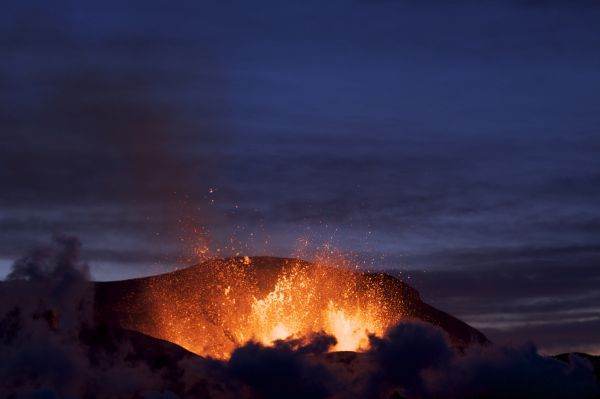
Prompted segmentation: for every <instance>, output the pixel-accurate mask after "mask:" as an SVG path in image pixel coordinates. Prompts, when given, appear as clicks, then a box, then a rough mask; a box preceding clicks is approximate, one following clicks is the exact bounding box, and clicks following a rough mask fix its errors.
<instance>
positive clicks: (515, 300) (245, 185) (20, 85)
mask: <svg viewBox="0 0 600 399" xmlns="http://www.w3.org/2000/svg"><path fill="white" fill-rule="evenodd" d="M174 3H175V2H169V1H157V0H144V1H131V2H127V4H124V2H121V1H114V0H111V1H98V2H89V1H88V2H80V1H72V2H68V1H64V0H57V1H52V2H45V1H37V2H36V1H10V2H9V4H7V5H3V11H2V13H0V54H1V55H2V56H1V61H0V131H1V136H0V276H4V275H5V274H6V273H7V272H8V270H9V269H10V266H11V264H12V262H13V261H14V259H15V258H17V257H19V256H20V255H22V254H23V253H24V252H26V251H27V250H28V249H29V248H31V247H32V246H35V245H38V244H40V243H44V242H48V241H49V240H50V239H51V237H52V235H53V234H57V233H66V234H71V235H76V236H77V237H79V238H80V239H81V241H82V243H83V247H84V252H83V253H84V257H85V259H86V260H87V262H89V264H90V267H91V270H92V274H93V277H94V278H95V279H98V280H113V279H122V278H129V277H135V276H142V275H148V274H155V273H158V272H162V271H166V270H171V269H172V268H174V267H181V266H184V265H186V264H190V262H193V261H195V260H197V258H194V255H193V254H194V248H198V247H199V246H202V245H205V244H206V245H208V246H209V247H210V248H211V251H212V252H211V253H212V254H215V253H216V252H215V251H216V248H222V249H223V252H224V254H225V255H230V254H232V253H235V252H237V251H240V253H243V254H249V255H260V254H270V255H279V256H294V255H297V254H298V253H299V252H302V251H303V249H300V250H299V248H303V246H302V245H303V244H301V241H302V240H304V239H308V240H309V241H310V243H311V244H310V245H309V246H315V247H318V246H319V245H320V244H322V243H323V242H329V243H331V244H332V246H333V247H335V248H339V249H340V250H342V251H345V252H347V253H349V254H351V255H349V256H353V257H355V258H356V259H359V260H361V262H363V261H364V266H363V267H369V268H377V269H381V270H391V271H393V272H394V273H398V274H399V275H400V276H402V277H403V278H405V279H407V281H408V282H409V283H411V284H413V285H414V286H415V287H416V288H417V289H419V290H420V292H421V295H422V296H423V298H424V299H425V300H426V301H428V302H429V303H431V304H433V305H435V306H436V307H438V308H440V309H442V310H445V311H448V312H450V313H452V314H454V315H456V316H458V317H460V318H462V319H463V320H465V321H467V322H469V323H470V324H471V325H473V326H474V327H476V328H479V329H481V330H482V331H483V332H484V333H486V334H487V335H488V336H489V337H490V338H491V339H492V340H493V341H496V342H507V341H510V342H515V343H518V342H522V341H525V340H529V339H532V340H534V341H535V342H536V343H537V344H538V345H539V346H540V348H541V349H542V351H544V352H550V353H556V352H560V351H567V350H568V351H573V350H581V351H587V352H589V353H600V335H599V334H598V331H600V156H599V154H600V131H599V129H600V94H599V93H600V23H599V21H600V3H598V2H594V1H589V2H588V1H567V0H565V1H541V0H540V1H534V0H530V1H525V0H523V1H516V0H515V1H508V0H507V1H502V2H501V1H498V2H492V1H473V2H469V1H452V2H450V1H392V0H389V1H386V0H379V1H375V0H372V1H366V0H363V1H360V0H355V1H351V0H347V1H341V0H331V1H326V2H325V1H306V0H304V1H275V0H269V1H263V2H251V1H214V2H209V1H197V0H195V1H181V2H177V4H174ZM232 246H233V247H235V248H234V250H231V247H232ZM302 253H304V254H305V252H302ZM307 257H310V256H309V255H307ZM361 264H363V263H361Z"/></svg>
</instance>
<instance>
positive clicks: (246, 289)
mask: <svg viewBox="0 0 600 399" xmlns="http://www.w3.org/2000/svg"><path fill="white" fill-rule="evenodd" d="M269 259H274V258H252V259H251V258H248V257H238V258H231V259H225V260H213V261H208V262H204V263H203V264H201V265H199V266H196V267H193V268H189V269H184V270H180V271H177V272H174V273H169V274H166V275H163V276H157V277H160V278H158V279H157V278H148V279H146V280H143V281H142V282H141V283H140V284H141V286H139V287H137V289H136V291H137V292H138V294H136V295H137V296H136V297H135V298H134V297H131V298H130V300H128V301H126V303H127V304H128V309H126V313H127V314H128V315H129V317H128V319H127V320H126V321H125V323H124V324H125V326H126V327H128V328H131V329H135V330H138V331H141V332H144V333H146V334H149V335H152V336H154V337H157V338H161V339H165V340H168V341H171V342H174V343H176V344H178V345H180V346H182V347H184V348H186V349H188V350H190V351H192V352H195V353H197V354H199V355H202V356H211V357H215V358H228V357H229V356H230V354H231V352H232V351H233V350H234V349H235V348H236V347H238V346H240V345H243V344H244V343H246V342H249V341H258V342H261V343H262V344H264V345H270V344H272V343H273V342H274V341H276V340H280V339H286V338H302V337H306V336H308V335H310V334H313V333H321V332H325V333H327V334H329V335H332V336H334V337H335V338H336V340H337V344H336V345H335V346H334V347H333V348H332V350H335V351H345V350H350V351H360V350H364V349H367V348H368V345H369V339H368V337H369V335H370V334H374V335H379V336H380V335H382V334H383V333H384V332H385V330H386V329H387V328H388V327H389V326H390V325H392V324H394V323H396V322H397V321H398V320H399V318H401V317H402V310H401V299H400V298H390V292H385V293H384V291H387V290H384V284H383V282H384V281H383V280H382V279H380V278H377V275H372V276H371V277H366V276H367V275H365V274H362V273H357V272H355V271H353V270H351V269H349V268H347V267H335V266H333V265H332V264H331V262H329V263H328V262H317V263H308V262H304V261H301V260H297V259H287V260H286V261H285V262H284V263H277V264H276V266H273V264H274V263H273V262H269ZM139 293H141V294H139ZM384 294H385V295H384ZM392 304H393V305H392ZM399 304H400V305H399ZM399 306H400V308H399Z"/></svg>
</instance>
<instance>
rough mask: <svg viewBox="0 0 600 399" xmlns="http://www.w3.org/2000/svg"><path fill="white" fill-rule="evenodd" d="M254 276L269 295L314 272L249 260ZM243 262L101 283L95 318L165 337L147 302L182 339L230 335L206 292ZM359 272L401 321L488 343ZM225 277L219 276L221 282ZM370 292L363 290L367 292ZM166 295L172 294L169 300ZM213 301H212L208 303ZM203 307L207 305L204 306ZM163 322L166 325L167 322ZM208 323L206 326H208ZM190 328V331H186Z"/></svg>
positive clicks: (271, 260)
mask: <svg viewBox="0 0 600 399" xmlns="http://www.w3.org/2000/svg"><path fill="white" fill-rule="evenodd" d="M250 260H251V267H250V268H249V270H250V274H246V275H245V277H244V278H251V279H254V280H255V281H257V282H258V285H259V286H261V287H263V289H264V290H265V292H268V291H270V290H271V289H272V286H273V284H274V282H275V281H276V279H277V276H278V275H279V273H280V272H281V271H282V269H284V268H286V267H289V266H291V265H294V264H301V265H303V266H307V267H313V265H312V264H310V263H308V262H305V261H301V260H297V259H286V258H275V257H254V258H251V259H250ZM242 261H243V259H242V258H232V259H226V260H211V261H208V262H204V263H202V264H200V265H196V266H192V267H189V268H186V269H182V270H177V271H174V272H171V273H167V274H162V275H157V276H151V277H146V278H140V279H132V280H125V281H115V282H100V283H96V284H95V307H96V317H97V318H98V319H99V320H100V321H102V322H105V323H110V324H116V325H121V326H125V327H127V328H131V329H135V330H138V331H141V332H144V333H146V334H149V335H154V336H157V337H158V338H166V336H165V335H164V334H161V333H160V331H161V329H160V327H159V326H156V325H153V324H156V323H157V321H156V318H155V317H153V315H152V312H153V311H155V310H156V309H155V306H148V301H149V298H150V300H152V301H153V302H154V304H156V302H157V301H160V306H161V307H162V309H163V311H164V309H167V311H168V310H169V309H173V312H172V313H173V315H174V319H171V320H169V321H170V322H171V323H174V324H175V325H177V326H181V327H180V328H181V334H182V335H184V334H186V331H185V329H186V328H195V327H194V326H197V325H198V323H202V322H206V320H201V319H202V318H204V319H206V318H208V319H209V320H208V322H209V324H211V326H212V327H214V328H213V329H212V330H210V331H208V330H207V331H206V333H207V334H212V335H214V336H215V337H216V336H217V335H225V336H227V331H222V330H223V329H222V328H221V329H220V330H219V325H218V323H215V322H214V321H213V320H212V316H211V315H210V309H209V308H208V306H209V305H210V304H208V305H207V298H206V296H207V294H206V293H207V292H210V289H212V288H213V286H215V285H218V282H217V281H216V280H217V279H218V277H217V275H215V273H214V270H223V269H222V266H223V265H224V264H226V263H231V262H242ZM350 273H355V274H354V276H356V277H357V278H358V281H359V286H360V285H361V284H362V285H363V286H364V287H367V286H369V284H370V283H373V282H377V284H378V285H379V286H381V287H382V288H383V292H384V295H385V301H386V306H387V307H388V308H389V309H391V310H392V312H395V314H397V315H400V317H402V318H408V319H418V320H422V321H425V322H427V323H431V324H434V325H436V326H439V327H441V328H442V329H443V330H445V331H446V332H447V333H448V335H449V336H450V338H451V340H452V341H453V342H454V343H455V344H457V345H459V346H464V345H469V344H472V343H479V344H485V343H488V340H487V338H486V337H485V336H484V335H483V334H482V333H481V332H479V331H478V330H476V329H474V328H472V327H471V326H469V325H467V324H466V323H464V322H462V321H460V320H458V319H457V318H455V317H453V316H451V315H449V314H447V313H445V312H442V311H440V310H438V309H436V308H434V307H432V306H430V305H428V304H426V303H425V302H423V301H422V300H421V298H420V296H419V293H418V292H417V291H416V290H415V289H414V288H412V287H410V286H409V285H407V284H405V283H404V282H402V281H400V280H398V279H397V278H395V277H392V276H389V275H386V274H381V273H359V272H350ZM222 277H223V276H222V275H220V277H219V278H222ZM366 289H367V288H365V290H366ZM165 293H167V294H168V295H167V296H166V297H165ZM210 301H211V300H210V299H208V302H210ZM203 304H204V305H203ZM163 322H164V321H163ZM204 324H206V323H204ZM186 326H189V327H186Z"/></svg>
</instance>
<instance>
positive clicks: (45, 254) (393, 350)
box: [0, 236, 600, 399]
mask: <svg viewBox="0 0 600 399" xmlns="http://www.w3.org/2000/svg"><path fill="white" fill-rule="evenodd" d="M79 250H80V243H79V241H78V240H77V239H76V238H74V237H66V236H59V237H57V238H56V239H55V241H54V243H53V244H52V245H50V246H48V247H46V248H40V249H36V250H34V251H32V252H31V253H29V254H28V255H26V256H25V257H23V258H21V259H19V260H17V261H16V262H15V263H14V265H13V269H12V272H11V273H10V275H9V276H8V278H7V281H4V282H2V283H0V358H1V359H2V362H0V396H1V397H6V398H75V397H77V398H79V397H93V398H108V397H110V398H130V397H143V398H153V399H154V398H156V399H158V398H161V399H167V398H169V399H173V398H178V397H190V396H191V397H219V398H220V397H231V398H237V397H249V398H255V397H260V398H266V399H270V398H283V397H286V398H305V397H311V398H329V397H331V398H342V397H343V398H390V397H394V398H408V399H413V398H414V399H416V398H419V399H429V398H431V399H433V398H449V399H459V398H460V399H470V398H472V399H475V398H489V399H496V398H498V399H499V398H527V399H536V398H540V399H541V398H544V399H546V398H578V399H581V398H595V397H597V396H598V395H599V394H600V389H599V386H598V382H597V381H596V379H595V377H594V374H593V369H592V367H591V365H590V364H589V362H587V361H586V360H584V359H582V358H579V357H577V356H571V358H570V361H569V362H568V363H565V362H561V361H559V360H556V359H554V358H549V357H544V356H542V355H540V354H539V353H538V352H537V350H536V349H535V347H534V346H532V345H527V346H522V347H515V348H513V347H496V346H486V347H471V348H467V349H466V350H458V349H456V348H455V347H453V346H452V345H451V344H450V343H449V341H448V340H447V337H446V336H445V335H444V333H443V332H442V331H441V330H439V329H437V328H436V327H434V326H432V325H429V324H424V323H420V322H413V321H406V322H402V323H400V324H398V325H397V326H395V327H393V328H391V329H390V330H389V331H388V332H387V334H386V335H385V336H384V337H381V338H379V337H375V336H372V337H370V343H371V349H370V350H369V351H367V352H365V353H360V354H352V353H348V354H344V353H338V354H335V353H334V354H331V353H327V351H328V350H329V349H330V348H331V347H332V346H333V345H335V343H336V341H335V338H333V337H331V336H328V335H325V334H314V335H312V336H307V337H303V338H296V339H287V340H281V341H277V342H275V343H274V344H273V345H272V346H268V347H267V346H264V345H261V344H259V343H256V342H250V343H248V344H246V345H244V346H241V347H239V348H237V349H236V350H235V351H234V352H233V353H232V356H231V358H230V359H229V360H227V361H218V360H214V359H204V358H201V357H198V356H195V355H193V354H191V353H188V352H186V351H184V350H182V349H180V348H179V347H177V346H175V345H172V344H170V343H167V342H163V341H160V340H156V339H153V338H150V337H147V336H144V335H142V334H139V333H135V332H129V331H126V330H122V331H112V330H109V329H108V327H106V326H99V325H95V323H94V320H93V297H92V296H91V295H92V293H93V290H92V289H91V288H92V287H91V283H90V282H89V281H88V267H87V265H86V264H85V263H84V262H82V261H81V260H80V258H79Z"/></svg>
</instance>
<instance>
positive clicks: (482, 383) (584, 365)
mask: <svg viewBox="0 0 600 399" xmlns="http://www.w3.org/2000/svg"><path fill="white" fill-rule="evenodd" d="M371 343H372V349H371V350H370V351H369V353H368V355H369V356H371V357H372V359H373V362H374V364H375V365H376V371H375V372H374V373H373V375H372V376H371V379H370V382H369V385H368V388H369V389H368V391H367V396H368V397H384V395H386V394H390V392H395V391H396V392H399V393H400V394H401V395H403V396H405V397H407V398H432V399H433V398H448V399H459V398H460V399H469V398H473V399H475V398H490V399H495V398H498V399H500V398H509V397H510V398H523V399H525V398H527V399H537V398H539V399H546V398H573V399H575V398H595V397H596V395H598V394H600V385H598V381H597V380H596V379H595V377H594V372H593V369H592V366H591V364H589V362H588V361H587V360H584V359H582V358H579V357H577V356H575V355H573V356H571V358H570V361H569V363H568V364H567V363H563V362H561V361H559V360H556V359H554V358H550V357H544V356H542V355H540V354H539V353H538V352H537V349H536V348H535V346H533V345H525V346H522V347H504V346H493V345H490V346H483V347H482V346H473V347H469V348H467V349H466V350H465V351H464V352H463V351H462V350H457V349H456V348H454V347H452V346H451V345H450V344H449V343H448V340H447V338H446V337H445V336H444V333H443V332H441V331H440V330H438V329H436V328H435V327H433V326H431V325H427V324H423V323H416V322H405V323H400V324H399V325H397V326H396V327H394V328H392V329H390V331H389V332H388V333H387V335H386V336H385V337H383V338H376V337H372V338H371Z"/></svg>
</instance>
